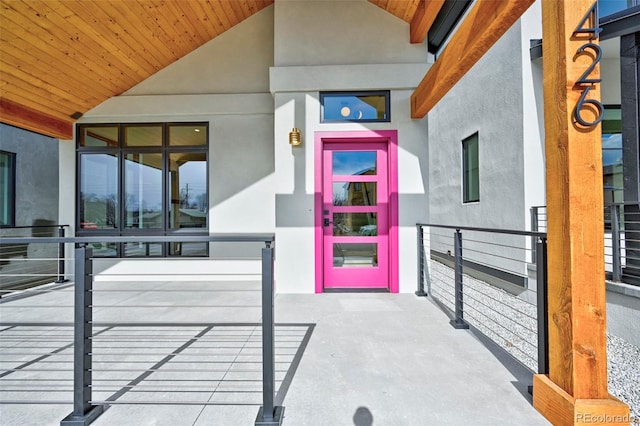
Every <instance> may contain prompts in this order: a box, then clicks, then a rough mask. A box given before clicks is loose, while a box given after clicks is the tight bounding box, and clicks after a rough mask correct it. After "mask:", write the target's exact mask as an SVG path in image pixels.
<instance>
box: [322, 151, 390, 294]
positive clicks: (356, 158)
mask: <svg viewBox="0 0 640 426" xmlns="http://www.w3.org/2000/svg"><path fill="white" fill-rule="evenodd" d="M388 162H389V158H388V143H387V142H376V141H372V140H358V139H349V140H344V141H336V142H324V143H322V166H321V170H322V177H321V183H322V185H321V186H322V189H321V206H322V207H321V209H320V211H317V212H316V215H318V216H319V217H318V219H320V225H321V227H322V231H321V235H322V242H321V248H322V259H323V260H322V276H323V288H324V289H337V288H340V289H362V288H369V289H389V288H390V247H389V229H390V220H389V211H390V206H389V192H390V191H389V173H388ZM316 223H317V222H316Z"/></svg>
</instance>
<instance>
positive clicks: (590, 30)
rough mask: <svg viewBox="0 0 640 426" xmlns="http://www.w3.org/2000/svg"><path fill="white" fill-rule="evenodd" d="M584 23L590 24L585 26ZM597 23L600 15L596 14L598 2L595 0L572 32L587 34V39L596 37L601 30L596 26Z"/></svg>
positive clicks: (598, 23)
mask: <svg viewBox="0 0 640 426" xmlns="http://www.w3.org/2000/svg"><path fill="white" fill-rule="evenodd" d="M585 25H590V26H586V27H585ZM599 25H600V17H599V15H598V2H597V1H596V2H594V3H593V5H592V6H591V7H590V8H589V10H588V11H587V13H586V14H585V15H584V17H583V18H582V20H581V21H580V23H579V24H578V26H577V27H576V29H575V30H574V31H573V34H574V35H576V34H589V40H594V39H597V38H598V35H599V34H600V31H602V29H601V28H598V26H599Z"/></svg>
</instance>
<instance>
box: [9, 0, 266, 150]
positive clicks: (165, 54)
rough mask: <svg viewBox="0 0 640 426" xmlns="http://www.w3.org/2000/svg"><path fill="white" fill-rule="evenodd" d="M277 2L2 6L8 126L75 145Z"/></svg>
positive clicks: (69, 1)
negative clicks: (75, 133) (156, 77)
mask: <svg viewBox="0 0 640 426" xmlns="http://www.w3.org/2000/svg"><path fill="white" fill-rule="evenodd" d="M272 3H273V0H231V1H204V0H202V1H200V0H191V1H188V0H174V1H159V0H136V1H123V0H100V1H81V0H0V7H1V9H0V26H1V30H0V113H1V115H0V117H1V118H0V121H2V122H4V123H8V124H12V125H15V126H18V127H23V128H26V129H29V130H33V131H36V132H39V133H44V134H47V135H50V136H54V137H58V138H70V137H71V135H72V125H73V122H74V121H75V119H76V118H77V116H78V115H79V114H84V113H85V112H86V111H88V110H90V109H91V108H93V107H95V106H96V105H98V104H100V103H101V102H103V101H105V100H106V99H109V98H110V97H112V96H116V95H119V94H121V93H123V92H125V91H126V90H128V89H130V88H131V87H133V86H135V85H136V84H138V83H140V82H141V81H143V80H145V79H146V78H147V77H149V76H150V75H152V74H154V73H155V72H157V71H159V70H161V69H162V68H164V67H166V66H167V65H169V64H171V63H173V62H175V61H176V60H178V59H180V58H181V57H183V56H184V55H186V54H187V53H189V52H191V51H193V50H194V49H196V48H198V47H199V46H201V45H203V44H204V43H206V42H208V41H209V40H211V39H213V38H214V37H217V36H218V35H220V34H222V33H223V32H225V31H226V30H228V29H230V28H232V27H233V26H234V25H236V24H238V23H239V22H241V21H243V20H244V19H246V18H248V17H250V16H251V15H253V14H254V13H256V12H258V11H260V10H262V9H263V8H265V7H266V6H269V5H270V4H272Z"/></svg>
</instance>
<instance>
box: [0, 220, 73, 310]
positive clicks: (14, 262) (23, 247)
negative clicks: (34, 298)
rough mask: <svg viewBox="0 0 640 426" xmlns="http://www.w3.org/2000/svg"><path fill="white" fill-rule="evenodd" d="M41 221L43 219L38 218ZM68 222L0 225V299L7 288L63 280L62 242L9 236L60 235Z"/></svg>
mask: <svg viewBox="0 0 640 426" xmlns="http://www.w3.org/2000/svg"><path fill="white" fill-rule="evenodd" d="M41 222H43V221H41ZM68 227H69V225H55V224H36V225H32V226H13V227H3V228H0V236H1V237H2V238H1V240H0V274H2V276H3V280H2V282H0V298H2V297H3V296H5V295H7V294H8V293H10V292H11V291H19V290H24V289H27V288H30V287H33V286H37V285H39V284H42V283H47V282H50V281H51V279H52V278H55V282H56V283H63V282H66V281H67V279H66V277H65V259H64V243H60V244H58V245H57V246H54V245H52V244H47V243H45V242H44V240H32V242H31V243H25V242H15V241H11V240H10V238H20V237H34V238H47V237H53V236H55V235H56V234H57V236H58V237H64V236H65V231H66V229H67V228H68Z"/></svg>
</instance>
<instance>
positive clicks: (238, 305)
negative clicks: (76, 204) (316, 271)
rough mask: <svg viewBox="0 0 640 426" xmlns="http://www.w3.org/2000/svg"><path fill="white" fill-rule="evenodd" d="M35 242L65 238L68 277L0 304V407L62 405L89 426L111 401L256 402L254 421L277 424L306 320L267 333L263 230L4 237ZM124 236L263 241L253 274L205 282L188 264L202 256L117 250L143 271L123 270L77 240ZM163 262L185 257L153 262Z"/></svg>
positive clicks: (73, 420)
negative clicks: (170, 267) (69, 254)
mask: <svg viewBox="0 0 640 426" xmlns="http://www.w3.org/2000/svg"><path fill="white" fill-rule="evenodd" d="M36 242H37V243H39V244H43V243H47V244H50V245H59V244H62V245H65V244H67V245H74V246H75V249H74V256H73V258H72V259H65V260H66V261H67V262H69V263H73V264H74V267H73V268H72V270H73V272H72V273H69V274H67V276H68V277H69V278H72V279H73V282H72V283H71V282H69V283H62V284H54V283H51V284H49V285H43V286H40V287H32V288H29V289H27V290H24V291H22V292H13V293H12V294H11V295H10V296H9V297H5V298H4V299H3V300H2V301H1V302H0V309H1V310H2V311H1V312H2V315H1V317H2V320H1V322H0V342H2V345H1V346H2V349H1V350H2V352H3V357H2V358H3V368H2V369H0V404H69V405H72V407H73V409H72V412H71V413H70V414H69V415H68V416H67V417H65V418H64V419H62V421H61V424H62V425H75V424H90V423H91V422H92V421H93V420H95V419H96V418H97V417H98V416H99V415H101V414H102V412H103V411H104V409H105V407H107V406H110V405H116V404H153V405H173V404H179V405H201V406H207V405H240V406H243V405H255V406H256V407H259V410H258V415H257V417H256V419H255V423H256V424H257V425H258V424H259V425H277V424H281V422H282V418H283V410H284V408H283V407H282V406H281V405H278V403H282V400H283V398H284V397H283V393H282V392H286V387H287V386H288V384H287V383H288V382H290V380H291V374H292V368H293V369H295V368H294V367H292V366H293V365H294V364H295V362H296V360H298V361H299V358H300V356H301V350H302V349H303V348H304V345H306V341H308V338H309V333H310V329H309V327H308V325H302V324H288V325H286V326H283V327H281V328H279V329H278V330H277V331H276V328H275V323H274V274H273V271H274V269H273V268H274V248H273V247H272V245H273V243H274V237H273V235H261V234H260V235H257V234H255V235H210V236H155V237H150V236H148V237H144V236H136V237H104V236H103V237H96V238H94V237H75V238H64V237H13V238H3V243H6V244H33V243H36ZM129 242H135V243H154V242H155V243H157V242H206V243H213V244H223V243H225V242H231V243H248V244H253V243H262V244H264V247H263V248H262V249H261V251H260V256H259V257H258V256H255V259H256V262H258V261H259V262H260V264H261V266H260V268H259V269H256V271H255V272H256V275H259V277H260V282H259V283H255V282H254V281H245V280H241V281H228V280H226V279H219V280H218V279H211V280H209V279H207V280H203V279H202V277H201V275H199V273H198V272H197V270H198V268H200V269H202V268H203V266H202V262H215V260H212V259H208V258H204V259H203V258H193V259H184V258H176V259H170V258H163V259H150V258H137V259H131V258H127V259H126V260H127V261H129V262H133V263H135V262H143V265H141V267H139V268H132V270H134V269H138V270H142V271H141V272H131V273H130V274H129V275H122V273H121V272H120V271H119V270H117V268H116V270H114V266H113V262H119V261H121V260H122V259H96V258H94V257H93V255H92V249H91V248H90V247H88V246H87V245H88V244H93V243H101V244H109V243H129ZM63 251H64V250H63ZM171 261H176V262H186V263H180V265H181V267H182V269H180V270H175V271H174V273H173V275H172V274H167V272H166V271H165V272H160V271H159V270H160V269H163V268H164V269H165V270H166V267H167V263H168V262H171ZM109 262H111V263H109ZM144 262H156V263H150V264H144ZM189 262H191V263H193V266H191V264H190V263H189ZM133 263H132V264H133ZM105 264H107V266H105ZM161 265H162V266H161ZM97 269H101V271H97ZM204 269H205V270H209V269H211V268H210V267H209V266H208V264H207V265H204ZM191 270H194V271H195V272H190V271H191ZM159 274H162V275H164V279H163V280H157V279H156V276H157V275H159ZM210 274H213V275H215V272H210ZM148 276H152V277H153V279H150V280H148V279H146V277H148ZM185 276H186V280H183V281H180V280H181V279H184V278H185ZM0 277H2V271H0ZM225 277H226V275H225ZM189 278H191V279H189ZM197 278H200V279H197ZM276 342H277V343H278V352H276V346H275V345H276ZM258 376H259V378H258ZM55 395H66V398H68V397H69V396H72V399H71V400H69V399H64V398H63V399H56V397H55Z"/></svg>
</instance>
